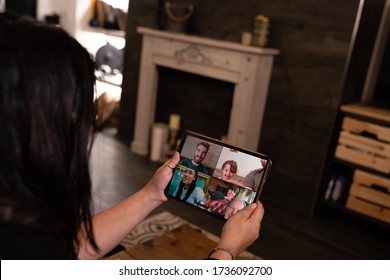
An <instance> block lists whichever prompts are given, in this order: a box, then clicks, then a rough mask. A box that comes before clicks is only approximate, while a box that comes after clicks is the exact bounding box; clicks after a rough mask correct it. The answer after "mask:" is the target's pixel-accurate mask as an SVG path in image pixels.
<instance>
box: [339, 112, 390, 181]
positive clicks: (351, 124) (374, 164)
mask: <svg viewBox="0 0 390 280" xmlns="http://www.w3.org/2000/svg"><path fill="white" fill-rule="evenodd" d="M367 135H371V136H373V137H368V136H367ZM338 143H339V144H338V146H337V148H336V152H335V156H336V157H337V158H340V159H342V160H346V161H349V162H352V163H355V164H359V165H362V166H365V167H368V168H372V169H375V170H378V171H381V172H384V173H387V174H390V128H389V127H385V126H381V125H377V124H373V123H370V122H366V121H362V120H357V119H354V118H351V117H345V118H344V120H343V125H342V131H341V133H340V136H339V139H338Z"/></svg>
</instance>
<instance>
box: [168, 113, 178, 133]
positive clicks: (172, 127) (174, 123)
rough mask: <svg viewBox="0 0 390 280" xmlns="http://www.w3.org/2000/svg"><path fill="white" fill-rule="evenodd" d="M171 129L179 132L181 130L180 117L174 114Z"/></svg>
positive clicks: (170, 122) (171, 116)
mask: <svg viewBox="0 0 390 280" xmlns="http://www.w3.org/2000/svg"><path fill="white" fill-rule="evenodd" d="M169 128H170V129H175V130H178V129H179V128H180V115H176V114H172V115H170V117H169Z"/></svg>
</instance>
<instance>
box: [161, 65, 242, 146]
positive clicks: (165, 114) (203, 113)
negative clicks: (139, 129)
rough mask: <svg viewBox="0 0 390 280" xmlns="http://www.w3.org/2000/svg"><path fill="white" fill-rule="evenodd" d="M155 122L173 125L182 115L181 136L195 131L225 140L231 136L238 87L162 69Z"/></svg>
mask: <svg viewBox="0 0 390 280" xmlns="http://www.w3.org/2000/svg"><path fill="white" fill-rule="evenodd" d="M157 69H158V73H159V80H158V86H157V99H156V101H157V102H156V111H155V122H162V123H169V116H170V115H171V114H179V115H180V116H181V121H180V130H179V134H178V136H179V137H180V136H181V134H182V132H183V131H184V130H192V131H195V132H198V133H202V134H205V135H208V136H210V137H213V138H217V139H221V137H222V136H226V135H227V134H228V129H229V121H230V114H231V108H232V104H233V92H234V86H235V85H234V84H233V83H230V82H225V81H221V80H217V79H213V78H208V77H205V76H200V75H196V74H191V73H188V72H183V71H179V70H175V69H172V68H167V67H162V66H158V67H157Z"/></svg>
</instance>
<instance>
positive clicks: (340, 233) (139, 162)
mask: <svg viewBox="0 0 390 280" xmlns="http://www.w3.org/2000/svg"><path fill="white" fill-rule="evenodd" d="M158 167H159V164H157V163H153V162H151V161H150V160H149V158H148V157H143V156H138V155H135V154H133V153H132V152H131V151H130V149H129V147H128V146H127V145H125V144H123V143H122V142H120V141H119V140H118V139H116V130H115V129H114V128H108V129H104V130H103V131H101V132H99V133H98V134H97V135H96V139H95V143H94V146H93V149H92V155H91V173H92V182H93V205H94V211H95V212H100V211H102V210H104V209H106V208H108V207H110V206H112V205H114V204H115V203H117V202H119V201H121V200H122V199H123V198H125V197H127V196H128V195H131V194H132V193H134V192H136V191H137V190H139V189H140V188H141V187H142V186H143V185H144V184H145V183H146V182H147V181H148V179H149V178H150V177H151V176H152V174H153V173H154V171H155V170H156V169H157V168H158ZM265 208H266V215H265V217H264V220H263V223H262V228H261V233H260V237H259V239H258V240H257V241H255V243H254V244H253V245H252V246H251V247H250V248H249V249H248V250H249V251H251V252H253V253H255V254H256V255H259V256H261V257H262V258H264V259H390V232H389V230H388V229H385V228H383V227H375V226H374V225H370V224H364V223H362V222H361V221H358V220H355V219H352V218H350V217H349V216H345V215H340V213H339V212H332V211H327V212H325V213H322V214H321V215H320V216H316V217H309V216H302V215H299V214H295V213H294V212H292V211H289V209H283V208H282V207H280V206H276V205H273V204H272V203H267V205H266V207H265ZM164 210H168V211H170V212H171V213H173V214H175V215H178V216H180V217H182V218H184V219H186V220H188V221H189V222H191V223H194V224H196V225H198V226H200V227H202V228H204V229H207V230H208V231H209V232H211V233H213V234H216V235H219V233H220V230H221V228H222V226H223V224H222V221H220V220H217V219H216V218H214V217H212V216H209V215H206V214H203V213H200V212H198V211H197V210H196V209H192V208H190V207H187V206H182V205H180V204H178V202H177V201H174V200H170V201H168V202H166V203H164V204H163V205H162V206H160V207H159V208H158V209H156V210H155V211H153V212H152V213H151V214H153V213H158V212H160V211H164Z"/></svg>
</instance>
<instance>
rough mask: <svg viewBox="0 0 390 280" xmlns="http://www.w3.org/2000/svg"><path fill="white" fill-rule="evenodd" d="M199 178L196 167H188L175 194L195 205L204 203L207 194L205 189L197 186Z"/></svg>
mask: <svg viewBox="0 0 390 280" xmlns="http://www.w3.org/2000/svg"><path fill="white" fill-rule="evenodd" d="M197 178H198V172H197V171H196V170H194V169H191V168H187V169H186V171H185V172H184V174H183V179H182V181H181V182H180V185H179V187H178V189H177V192H176V194H175V195H174V196H176V197H177V198H179V199H181V200H184V201H186V202H188V203H190V204H193V205H195V206H197V205H198V204H204V202H205V195H204V192H203V190H202V189H201V188H199V187H197V186H196V179H197Z"/></svg>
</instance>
